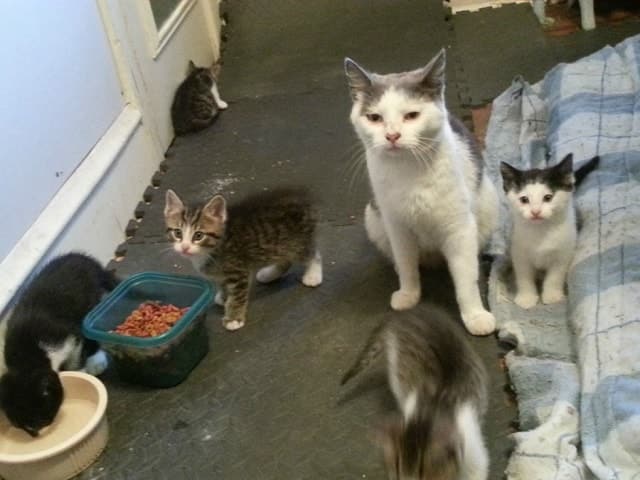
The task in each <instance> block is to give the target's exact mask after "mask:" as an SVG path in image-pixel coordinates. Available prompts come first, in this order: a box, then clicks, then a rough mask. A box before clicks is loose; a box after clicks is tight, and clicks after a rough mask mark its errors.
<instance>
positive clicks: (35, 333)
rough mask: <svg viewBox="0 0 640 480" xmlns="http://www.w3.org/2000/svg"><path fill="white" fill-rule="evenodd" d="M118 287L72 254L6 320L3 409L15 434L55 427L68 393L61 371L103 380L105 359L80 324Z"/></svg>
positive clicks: (38, 279)
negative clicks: (109, 292)
mask: <svg viewBox="0 0 640 480" xmlns="http://www.w3.org/2000/svg"><path fill="white" fill-rule="evenodd" d="M116 284H117V280H116V279H115V277H114V276H113V275H112V274H111V273H110V272H108V271H106V270H105V269H104V268H103V267H102V266H101V265H100V264H99V263H98V262H97V261H96V260H94V259H93V258H91V257H88V256H86V255H83V254H80V253H69V254H66V255H63V256H60V257H57V258H55V259H54V260H52V261H51V262H49V263H48V264H47V265H46V266H45V267H44V268H43V269H42V270H41V271H40V272H39V273H38V274H37V275H36V276H35V277H34V279H33V280H32V281H31V282H30V283H29V284H28V285H27V287H26V289H25V290H24V293H22V295H21V296H20V298H19V299H18V301H17V304H16V306H15V308H14V310H13V312H12V313H11V314H10V316H9V319H8V320H7V326H6V335H5V342H4V361H5V364H6V365H5V366H6V372H5V373H4V375H3V376H2V378H0V407H2V409H3V410H4V412H5V414H6V415H7V418H8V419H9V421H10V422H11V423H12V425H14V426H15V427H17V428H21V429H23V430H25V431H26V432H27V433H29V434H30V435H32V436H34V437H35V436H37V435H38V432H39V431H40V430H41V429H42V428H44V427H46V426H47V425H49V424H51V423H52V422H53V420H54V418H55V416H56V415H57V413H58V410H59V409H60V405H61V404H62V399H63V396H64V392H63V389H62V384H61V382H60V379H59V378H58V373H57V372H58V371H60V370H78V369H84V370H85V371H86V372H87V373H91V374H93V375H99V374H100V373H102V372H103V371H104V370H105V369H106V367H107V357H106V355H105V353H104V352H103V351H102V350H99V348H98V344H97V343H96V342H95V341H93V340H88V339H85V338H83V336H82V333H81V327H82V320H83V318H84V317H85V316H86V315H87V313H89V311H90V310H91V309H92V308H93V307H95V306H96V305H97V304H98V302H99V301H100V299H101V297H102V295H103V294H104V293H105V292H107V291H110V290H112V289H113V288H114V287H115V286H116Z"/></svg>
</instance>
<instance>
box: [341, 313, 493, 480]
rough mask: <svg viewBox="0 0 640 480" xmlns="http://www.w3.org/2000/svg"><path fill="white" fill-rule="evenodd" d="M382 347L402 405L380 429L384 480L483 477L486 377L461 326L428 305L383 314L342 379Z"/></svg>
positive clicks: (357, 370) (485, 468)
mask: <svg viewBox="0 0 640 480" xmlns="http://www.w3.org/2000/svg"><path fill="white" fill-rule="evenodd" d="M383 351H384V352H385V353H386V360H387V377H388V381H389V386H390V387H391V390H392V392H393V394H394V396H395V398H396V401H397V403H398V407H399V409H400V414H397V415H396V416H395V418H393V419H392V420H390V421H388V422H387V423H386V425H385V426H384V428H383V429H382V431H381V432H380V433H379V434H378V440H379V442H380V444H381V446H382V447H383V451H384V457H385V464H386V466H387V471H388V474H389V478H392V479H394V480H409V479H419V480H423V479H424V480H427V479H428V480H471V479H477V480H486V478H487V475H488V465H489V459H488V455H487V450H486V448H485V446H484V441H483V437H482V430H481V427H480V424H481V418H482V416H483V414H484V412H485V411H486V408H487V402H488V397H487V375H486V371H485V369H484V366H483V364H482V361H481V360H480V358H479V357H478V355H477V354H476V353H475V351H474V350H473V348H472V347H471V345H470V344H469V342H468V340H467V339H466V338H465V335H464V333H463V331H462V329H461V328H460V327H459V326H458V325H455V322H454V321H453V319H451V318H449V315H448V314H447V313H446V312H444V311H443V310H441V309H440V308H438V307H435V306H432V305H418V307H416V308H415V309H414V310H410V311H405V312H392V313H389V316H388V318H387V320H386V321H385V322H384V323H382V324H381V325H380V326H379V327H378V328H377V329H376V330H374V332H373V333H372V335H371V337H370V338H369V341H368V342H367V344H366V346H365V348H364V350H363V351H362V352H361V353H360V355H359V356H358V358H357V360H356V362H355V364H354V365H353V366H352V367H351V368H350V369H349V370H348V371H347V373H346V374H345V375H344V377H343V378H342V384H344V383H346V382H347V381H349V380H350V379H351V378H353V377H354V376H356V375H357V374H358V373H360V372H361V371H362V370H363V369H364V368H365V367H367V366H368V365H369V364H370V363H372V362H373V360H374V359H375V358H377V357H378V356H379V354H380V353H382V352H383Z"/></svg>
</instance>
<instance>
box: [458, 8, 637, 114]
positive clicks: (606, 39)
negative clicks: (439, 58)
mask: <svg viewBox="0 0 640 480" xmlns="http://www.w3.org/2000/svg"><path fill="white" fill-rule="evenodd" d="M451 21H452V23H453V31H454V37H455V38H454V42H455V51H456V53H457V58H458V60H459V62H460V66H459V68H460V71H461V72H463V75H464V78H465V86H466V88H467V89H468V90H467V91H466V92H465V93H467V95H468V96H466V97H464V100H465V104H467V105H469V106H474V107H475V106H479V105H483V104H485V103H487V102H490V101H492V100H493V99H494V98H495V97H496V96H498V95H499V94H500V93H502V92H503V91H504V90H505V89H506V88H507V87H508V86H509V85H510V84H511V81H512V80H513V78H514V77H516V76H517V75H522V76H523V77H524V78H525V79H526V80H527V81H529V82H531V83H535V82H537V81H538V80H540V79H542V77H543V76H544V74H545V73H546V72H547V70H549V69H550V68H552V67H554V66H555V65H556V64H558V63H560V62H572V61H574V60H577V59H579V58H581V57H583V56H585V55H588V54H590V53H593V52H594V51H596V50H599V49H600V48H602V47H603V46H604V45H607V44H609V45H615V44H616V43H618V42H620V41H622V40H624V39H625V38H627V37H629V36H631V35H634V34H637V33H640V21H638V20H637V19H629V21H626V22H624V23H621V24H619V25H616V26H611V27H606V28H602V27H599V28H596V29H595V30H590V31H580V32H576V33H574V34H571V35H567V36H559V37H552V36H549V35H547V34H546V33H545V32H544V30H543V29H542V28H541V26H540V24H539V23H538V21H537V19H536V17H535V15H534V14H533V10H532V8H531V5H528V4H517V5H515V4H514V5H505V6H503V7H501V8H496V9H493V8H486V9H482V10H480V11H478V12H464V13H459V14H456V15H454V16H453V18H452V20H451Z"/></svg>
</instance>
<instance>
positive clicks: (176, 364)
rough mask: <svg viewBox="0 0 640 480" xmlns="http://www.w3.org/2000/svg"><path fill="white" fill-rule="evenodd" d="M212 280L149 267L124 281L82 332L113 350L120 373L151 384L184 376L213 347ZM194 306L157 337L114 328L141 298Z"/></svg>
mask: <svg viewBox="0 0 640 480" xmlns="http://www.w3.org/2000/svg"><path fill="white" fill-rule="evenodd" d="M212 299H213V290H212V287H211V284H210V283H209V282H208V281H206V280H204V279H202V278H197V277H190V276H184V275H170V274H165V273H154V272H143V273H138V274H136V275H132V276H131V277H129V278H128V279H126V280H125V281H123V282H122V283H120V284H119V285H118V286H117V287H116V288H115V289H114V290H113V292H111V293H110V294H109V295H108V296H107V297H105V298H104V299H103V300H102V302H100V304H99V305H97V306H96V307H95V308H94V309H93V310H92V311H91V312H90V313H89V314H88V315H87V316H86V317H85V319H84V321H83V325H82V331H83V333H84V335H85V336H86V337H87V338H91V339H93V340H96V341H98V342H99V343H100V344H101V345H102V347H103V348H104V349H105V350H106V351H107V352H109V354H110V355H111V357H112V359H113V363H114V366H115V368H116V371H117V372H118V375H119V376H120V377H121V378H122V379H123V380H125V381H128V382H132V383H136V384H140V385H146V386H149V387H173V386H175V385H178V384H179V383H181V382H182V381H184V380H185V379H186V378H187V377H188V376H189V373H190V372H191V370H193V369H194V368H195V366H196V365H198V363H200V361H201V360H202V359H203V358H204V356H205V355H206V354H207V353H208V351H209V340H208V335H207V328H206V325H205V318H206V314H207V308H208V307H209V304H210V303H211V300H212ZM147 301H159V302H162V303H171V304H173V305H175V306H177V307H189V311H188V312H187V313H185V314H184V316H183V317H182V318H181V319H180V320H178V322H177V323H176V324H175V325H174V326H173V328H171V330H169V331H167V332H165V333H163V334H162V335H159V336H157V337H145V338H141V337H130V336H126V335H119V334H117V333H115V332H113V330H114V329H115V328H116V327H117V326H118V325H120V324H121V323H122V322H124V321H125V319H126V318H127V317H128V316H129V314H130V313H131V312H132V311H133V310H135V309H136V308H138V306H139V305H140V304H141V303H144V302H147Z"/></svg>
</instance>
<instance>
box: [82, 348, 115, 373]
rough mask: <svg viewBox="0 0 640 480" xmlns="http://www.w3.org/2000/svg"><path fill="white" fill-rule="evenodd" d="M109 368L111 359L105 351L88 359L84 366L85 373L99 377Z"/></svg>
mask: <svg viewBox="0 0 640 480" xmlns="http://www.w3.org/2000/svg"><path fill="white" fill-rule="evenodd" d="M108 366H109V357H108V356H107V354H106V352H105V351H104V350H98V351H97V352H96V353H94V354H93V355H91V356H90V357H88V358H87V361H86V362H85V364H84V368H83V369H82V371H83V372H86V373H88V374H89V375H94V376H98V375H100V374H101V373H102V372H104V371H105V370H106V369H107V367H108Z"/></svg>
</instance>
